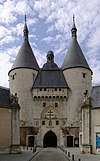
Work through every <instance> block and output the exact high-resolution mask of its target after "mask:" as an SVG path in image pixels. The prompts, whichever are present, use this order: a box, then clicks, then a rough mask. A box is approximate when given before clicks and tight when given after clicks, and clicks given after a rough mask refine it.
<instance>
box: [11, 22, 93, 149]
mask: <svg viewBox="0 0 100 161" xmlns="http://www.w3.org/2000/svg"><path fill="white" fill-rule="evenodd" d="M76 32H77V29H76V26H75V22H74V19H73V27H72V30H71V33H72V41H71V45H70V47H69V49H68V52H67V54H66V56H65V59H64V62H63V64H62V67H61V68H59V67H58V66H57V64H56V63H55V62H54V53H53V52H52V51H49V52H48V53H47V62H46V63H45V64H44V65H43V67H42V68H40V67H39V66H38V63H37V61H36V58H35V56H34V54H33V52H32V49H31V46H30V44H29V41H28V28H27V24H26V19H25V26H24V41H23V44H22V46H21V49H20V50H19V53H18V55H17V57H16V59H15V61H14V64H13V66H12V68H11V70H10V71H9V82H10V92H11V94H14V95H15V94H17V96H18V100H19V104H20V107H21V109H20V111H21V112H20V130H21V145H24V146H25V145H27V146H42V147H48V146H52V147H56V146H78V141H79V128H80V120H81V106H82V102H83V97H84V92H85V91H88V93H90V92H91V74H92V71H91V69H90V68H89V66H88V63H87V61H86V59H85V57H84V55H83V53H82V50H81V48H80V46H79V44H78V42H77V33H76Z"/></svg>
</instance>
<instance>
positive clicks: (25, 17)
mask: <svg viewBox="0 0 100 161" xmlns="http://www.w3.org/2000/svg"><path fill="white" fill-rule="evenodd" d="M25 24H26V14H25Z"/></svg>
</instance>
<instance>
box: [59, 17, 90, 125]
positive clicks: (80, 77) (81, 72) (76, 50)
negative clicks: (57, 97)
mask: <svg viewBox="0 0 100 161" xmlns="http://www.w3.org/2000/svg"><path fill="white" fill-rule="evenodd" d="M71 33H72V40H71V44H70V46H69V49H68V52H67V54H66V55H65V59H64V62H63V64H62V70H63V73H64V76H65V79H66V82H67V84H68V86H69V88H70V92H69V115H70V116H71V117H69V119H70V120H69V122H70V123H71V124H72V125H76V126H77V125H78V124H79V114H80V112H81V106H82V103H83V98H84V94H85V92H87V93H88V95H89V96H90V93H91V76H92V70H91V69H90V67H89V65H88V63H87V61H86V59H85V57H84V54H83V52H82V50H81V48H80V46H79V44H78V42H77V28H76V25H75V19H74V16H73V26H72V29H71Z"/></svg>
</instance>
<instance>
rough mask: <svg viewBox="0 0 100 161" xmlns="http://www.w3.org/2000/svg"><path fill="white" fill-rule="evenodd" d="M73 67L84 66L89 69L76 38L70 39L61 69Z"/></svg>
mask: <svg viewBox="0 0 100 161" xmlns="http://www.w3.org/2000/svg"><path fill="white" fill-rule="evenodd" d="M74 67H85V68H88V69H90V67H89V65H88V63H87V61H86V59H85V57H84V55H83V52H82V50H81V48H80V46H79V44H78V42H77V39H76V38H73V39H72V41H71V44H70V47H69V49H68V52H67V54H66V56H65V59H64V62H63V64H62V69H63V70H65V69H68V68H74Z"/></svg>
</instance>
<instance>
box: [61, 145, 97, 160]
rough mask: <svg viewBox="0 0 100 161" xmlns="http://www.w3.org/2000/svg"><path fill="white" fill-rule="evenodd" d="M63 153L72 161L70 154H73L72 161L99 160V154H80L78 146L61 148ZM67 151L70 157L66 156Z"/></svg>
mask: <svg viewBox="0 0 100 161" xmlns="http://www.w3.org/2000/svg"><path fill="white" fill-rule="evenodd" d="M61 150H62V151H63V153H64V154H65V155H66V156H67V158H68V159H69V161H70V160H71V161H72V155H73V154H74V161H79V159H80V161H100V155H95V154H81V153H80V151H79V148H76V147H72V148H62V149H61ZM68 152H70V157H68V155H69V154H68Z"/></svg>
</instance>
